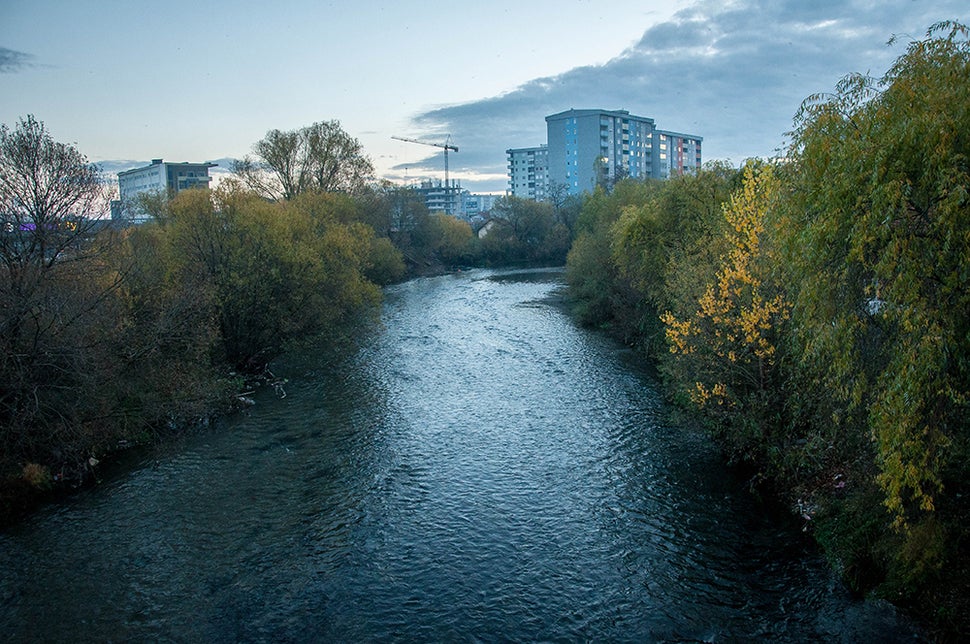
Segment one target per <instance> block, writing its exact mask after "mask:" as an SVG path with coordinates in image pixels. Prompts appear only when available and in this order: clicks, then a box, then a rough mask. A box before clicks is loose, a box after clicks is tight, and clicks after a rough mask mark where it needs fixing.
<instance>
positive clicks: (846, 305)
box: [780, 23, 970, 527]
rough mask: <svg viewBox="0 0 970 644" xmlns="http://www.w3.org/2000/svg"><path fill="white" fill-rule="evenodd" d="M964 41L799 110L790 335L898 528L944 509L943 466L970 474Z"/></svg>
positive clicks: (963, 32) (932, 39) (969, 67)
mask: <svg viewBox="0 0 970 644" xmlns="http://www.w3.org/2000/svg"><path fill="white" fill-rule="evenodd" d="M967 36H968V34H967V29H966V28H965V27H964V26H962V25H958V24H952V23H941V24H938V25H935V26H934V27H933V28H931V29H930V30H929V32H928V33H927V36H926V38H925V39H923V40H920V41H917V42H913V43H911V44H910V45H909V47H908V49H907V51H906V53H905V54H904V55H903V56H901V57H900V58H899V59H898V60H897V61H896V63H895V64H894V65H893V66H892V67H891V68H890V70H889V71H888V73H887V74H886V75H885V76H884V77H883V78H881V79H878V80H876V79H873V78H870V77H866V76H858V75H855V76H849V77H847V78H845V79H844V80H843V81H842V82H841V83H840V84H839V85H838V87H837V88H836V92H835V93H834V94H832V95H821V94H820V95H817V96H814V97H812V98H811V99H810V100H809V101H807V102H806V103H805V104H804V106H803V108H802V110H801V112H800V114H799V115H798V118H797V122H796V129H795V132H794V137H793V148H792V151H791V155H790V156H791V157H792V158H793V159H795V163H794V166H793V168H791V176H792V185H791V190H790V198H789V199H788V200H787V203H788V205H789V207H788V208H787V215H786V222H785V225H784V226H782V227H781V228H780V230H782V231H787V235H785V241H786V244H787V257H786V260H785V263H786V264H787V265H788V266H790V267H791V274H792V277H791V278H790V279H791V281H792V283H793V284H796V285H797V294H796V299H795V308H794V311H795V317H794V319H793V328H795V329H796V330H797V332H798V335H797V339H798V340H799V343H800V351H801V353H802V354H803V356H804V364H805V366H806V368H807V369H808V370H809V371H810V373H812V374H815V378H816V381H817V382H818V383H820V384H822V385H823V386H824V389H822V391H825V392H828V393H829V394H830V395H829V396H826V397H823V399H822V400H818V401H815V404H817V405H820V406H825V407H828V408H830V409H831V410H832V418H833V419H836V420H837V421H838V422H841V423H843V431H844V432H850V433H851V432H863V433H866V434H868V435H870V436H871V437H872V440H873V445H874V448H875V458H876V462H877V466H878V482H879V484H880V486H881V487H882V490H883V492H884V495H885V499H884V500H885V505H886V507H887V508H888V510H889V511H890V513H891V514H892V516H893V517H894V519H895V523H896V525H897V526H900V527H902V526H905V525H907V524H908V523H909V522H910V521H914V520H915V521H920V520H922V519H921V517H923V518H927V517H928V516H929V515H930V514H932V513H933V512H934V510H935V509H936V508H937V507H938V505H939V500H940V498H941V494H942V493H943V491H944V487H945V484H946V477H947V474H946V473H947V468H948V466H949V467H952V468H955V471H957V472H961V474H960V475H959V476H958V478H957V480H960V479H962V478H963V475H962V474H963V473H964V471H965V465H961V466H959V467H958V466H957V464H958V463H961V460H957V461H954V460H953V455H955V454H960V455H962V462H963V463H964V464H965V458H966V454H967V452H966V444H967V429H968V424H967V423H968V421H967V418H970V414H968V411H970V410H968V400H970V398H968V396H970V390H968V385H967V383H968V382H970V369H968V366H970V362H968V357H967V356H968V349H970V341H968V338H970V327H968V324H970V323H968V316H967V311H968V310H970V289H968V283H970V275H968V272H967V258H968V257H970V196H968V186H970V168H968V157H970V148H968V143H967V137H966V132H967V131H970V82H968V80H967V79H970V47H968V37H967ZM783 234H784V232H783ZM853 419H861V422H862V423H864V426H862V427H859V426H856V425H853V424H851V422H852V421H853ZM951 481H952V479H951ZM952 484H956V483H952Z"/></svg>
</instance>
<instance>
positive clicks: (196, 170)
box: [112, 159, 216, 222]
mask: <svg viewBox="0 0 970 644" xmlns="http://www.w3.org/2000/svg"><path fill="white" fill-rule="evenodd" d="M215 166H216V164H215V163H209V162H205V163H189V162H183V163H166V162H165V161H163V160H162V159H152V162H151V164H150V165H147V166H144V167H141V168H134V169H132V170H125V171H124V172H119V173H118V192H119V199H118V203H117V204H112V218H125V219H129V220H131V221H133V222H140V221H144V220H146V219H147V218H148V215H146V214H145V213H144V212H143V211H142V210H141V209H140V208H139V207H138V196H139V195H142V194H146V193H147V194H162V195H165V196H167V197H174V196H175V195H177V194H178V193H179V192H181V191H182V190H190V189H192V188H208V187H209V182H210V181H212V177H210V176H209V168H214V167H215Z"/></svg>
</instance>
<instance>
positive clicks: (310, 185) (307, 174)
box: [233, 121, 374, 201]
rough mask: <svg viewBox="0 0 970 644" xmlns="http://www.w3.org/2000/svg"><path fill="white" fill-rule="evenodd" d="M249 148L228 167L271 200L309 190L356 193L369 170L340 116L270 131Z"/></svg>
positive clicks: (367, 177) (282, 198) (371, 167)
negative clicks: (231, 166) (248, 151)
mask: <svg viewBox="0 0 970 644" xmlns="http://www.w3.org/2000/svg"><path fill="white" fill-rule="evenodd" d="M253 152H254V154H255V157H250V156H247V157H246V158H245V159H243V160H242V161H238V162H236V163H235V164H234V165H233V171H234V172H235V173H236V174H237V175H239V177H240V178H241V179H242V181H243V182H244V183H245V184H246V185H247V186H248V187H249V188H250V189H251V190H253V191H255V192H257V193H258V194H260V195H262V196H264V197H266V198H268V199H273V200H284V201H285V200H289V199H293V198H294V197H296V196H297V195H299V194H302V193H304V192H308V191H320V192H351V193H356V192H360V191H362V190H363V189H364V187H365V185H366V183H367V181H368V179H370V177H371V175H372V174H373V172H374V167H373V165H372V164H371V162H370V159H368V158H367V156H366V155H365V154H364V153H363V148H362V146H361V144H360V142H359V141H358V140H357V139H356V138H354V137H352V136H350V135H349V134H348V133H347V132H345V131H344V130H343V129H342V128H341V127H340V123H339V121H321V122H318V123H314V124H312V125H308V126H306V127H303V128H300V129H299V130H290V131H286V132H284V131H281V130H270V131H269V132H267V133H266V136H265V137H264V138H262V139H261V140H259V141H257V142H256V143H255V144H254V145H253Z"/></svg>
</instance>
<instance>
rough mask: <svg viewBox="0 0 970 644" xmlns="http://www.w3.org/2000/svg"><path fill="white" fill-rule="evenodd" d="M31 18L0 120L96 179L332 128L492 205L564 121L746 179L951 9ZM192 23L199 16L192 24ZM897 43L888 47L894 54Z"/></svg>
mask: <svg viewBox="0 0 970 644" xmlns="http://www.w3.org/2000/svg"><path fill="white" fill-rule="evenodd" d="M169 6H170V7H172V8H173V9H175V10H173V11H167V12H165V14H161V13H158V14H156V13H153V12H152V7H148V6H136V5H131V4H130V3H122V2H104V3H98V4H97V5H96V7H95V6H92V5H89V4H86V3H68V2H54V1H43V0H41V1H39V2H32V3H8V4H5V5H4V6H3V7H2V8H0V122H2V123H5V124H7V125H13V124H14V123H15V122H16V120H17V119H18V118H20V117H23V116H26V115H27V114H33V115H34V116H35V117H37V118H38V119H40V120H42V121H44V122H45V123H46V124H47V126H48V128H49V129H50V131H51V132H52V134H53V136H54V137H55V138H57V139H58V140H62V141H65V142H71V143H74V144H76V145H77V147H78V149H79V150H80V151H81V152H82V153H84V154H85V155H87V156H88V157H89V158H90V159H91V160H92V161H94V162H99V163H100V162H114V161H120V160H132V161H135V162H139V163H143V162H147V161H149V160H150V159H152V158H165V159H166V160H171V161H193V162H201V161H210V160H216V159H221V158H226V157H235V158H238V157H242V156H244V155H245V154H247V153H249V152H250V150H251V147H252V145H253V143H255V142H256V141H257V140H259V139H260V138H262V137H263V136H264V135H265V134H266V132H267V131H269V130H271V129H283V130H288V129H296V128H299V127H302V126H305V125H308V124H310V123H312V122H315V121H322V120H332V119H335V120H338V121H340V122H341V124H342V126H343V127H344V129H346V130H347V131H348V133H350V134H351V135H352V136H355V137H357V138H358V139H359V140H360V141H361V143H362V144H363V146H364V150H365V152H366V153H367V154H368V156H370V157H371V158H372V160H373V161H374V164H375V166H376V168H377V172H378V175H379V176H381V177H384V178H388V179H390V180H392V181H396V182H402V181H404V180H406V179H407V180H410V181H420V180H421V179H438V178H441V176H442V171H443V163H442V159H441V154H440V152H439V151H437V150H434V149H433V148H427V149H424V146H418V145H414V144H410V143H406V142H402V141H396V140H392V139H391V137H392V136H395V135H397V136H404V137H411V138H416V139H421V140H427V141H433V142H444V141H445V139H446V137H447V136H448V135H450V137H451V138H450V141H451V142H452V143H453V144H455V145H456V146H457V147H459V149H460V152H458V153H455V154H453V155H451V157H450V159H449V161H450V166H451V167H450V170H451V176H452V178H453V179H457V180H460V181H461V183H462V186H463V187H465V188H467V189H469V190H471V191H473V192H502V191H504V190H505V188H506V186H507V183H508V178H507V175H506V171H505V166H506V155H505V151H506V150H507V149H508V148H518V147H525V146H531V145H536V144H537V143H538V142H540V141H542V140H544V138H545V128H546V124H545V121H544V117H545V116H546V115H548V114H553V113H557V112H561V111H565V110H568V109H570V108H576V109H588V108H594V109H606V110H628V111H630V112H631V113H634V114H648V115H650V116H651V117H653V118H655V119H656V120H657V122H658V123H663V127H664V129H670V130H674V131H681V132H691V133H695V134H697V135H699V136H702V137H704V160H705V161H710V160H718V159H724V160H728V161H731V162H732V163H735V164H738V163H740V162H741V161H743V159H744V158H747V157H750V156H770V155H772V154H775V153H777V152H778V151H779V150H780V149H781V148H782V147H783V145H784V142H785V141H784V136H785V132H786V131H788V130H790V129H791V126H792V119H793V116H794V114H795V112H796V111H797V109H798V106H799V105H800V104H801V102H802V101H803V100H805V99H806V98H807V97H808V96H809V95H811V94H814V93H817V92H829V91H832V90H833V88H834V86H835V84H836V83H837V82H838V80H839V79H840V78H842V77H843V76H845V75H847V74H850V73H853V72H861V73H871V74H873V75H875V76H879V75H881V74H883V73H884V72H885V71H886V69H888V67H889V65H890V64H891V62H892V60H894V59H895V57H896V56H898V55H899V54H900V53H901V52H902V51H904V49H905V46H906V44H907V43H908V42H909V41H910V40H912V39H916V38H920V37H922V36H923V34H924V33H925V32H926V29H927V28H928V27H929V26H930V25H931V24H932V23H934V22H936V21H939V20H945V19H954V20H958V21H962V22H967V21H968V20H970V10H968V9H967V8H966V7H965V6H963V3H960V2H955V1H951V0H938V1H934V2H927V1H922V0H894V1H891V2H887V3H880V4H879V5H878V6H875V5H873V4H872V3H868V2H851V1H850V2H823V3H812V5H811V6H803V3H799V2H794V1H791V2H773V3H769V2H757V1H750V0H741V1H737V2H731V3H724V2H708V1H699V2H698V1H695V2H691V1H687V0H682V1H678V2H673V3H669V2H668V3H660V2H634V1H632V0H631V1H628V0H621V1H619V2H614V3H611V4H610V5H609V6H608V7H605V8H604V7H602V6H600V5H595V4H593V3H591V2H583V1H579V0H576V1H574V2H558V3H553V2H536V3H529V4H528V5H527V6H526V5H520V4H517V3H512V2H498V3H491V4H489V5H488V6H487V7H484V6H479V5H476V4H473V3H467V4H466V3H457V4H456V3H444V2H425V3H416V2H401V3H394V4H392V5H387V6H382V5H373V4H369V3H357V4H349V3H344V2H331V3H308V2H283V3H279V4H277V5H273V6H268V5H266V6H264V5H263V4H262V3H255V2H252V3H250V2H238V3H233V4H231V5H229V4H226V3H219V2H215V3H210V4H204V5H198V4H194V3H188V2H180V1H176V2H174V3H170V5H169ZM188 17H190V18H191V19H187V18H188ZM893 37H895V43H894V44H892V45H887V41H889V40H890V39H891V38H893Z"/></svg>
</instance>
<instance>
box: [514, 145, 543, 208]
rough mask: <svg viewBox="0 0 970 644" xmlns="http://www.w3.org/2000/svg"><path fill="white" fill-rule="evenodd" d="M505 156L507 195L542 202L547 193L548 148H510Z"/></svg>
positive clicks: (541, 146)
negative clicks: (507, 166) (507, 182)
mask: <svg viewBox="0 0 970 644" xmlns="http://www.w3.org/2000/svg"><path fill="white" fill-rule="evenodd" d="M505 154H507V155H508V159H509V189H508V194H510V195H512V196H513V197H521V198H523V199H534V200H535V201H544V200H545V199H546V197H547V196H548V191H549V148H548V147H547V146H545V145H540V146H539V147H535V148H512V149H510V150H506V151H505Z"/></svg>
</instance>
